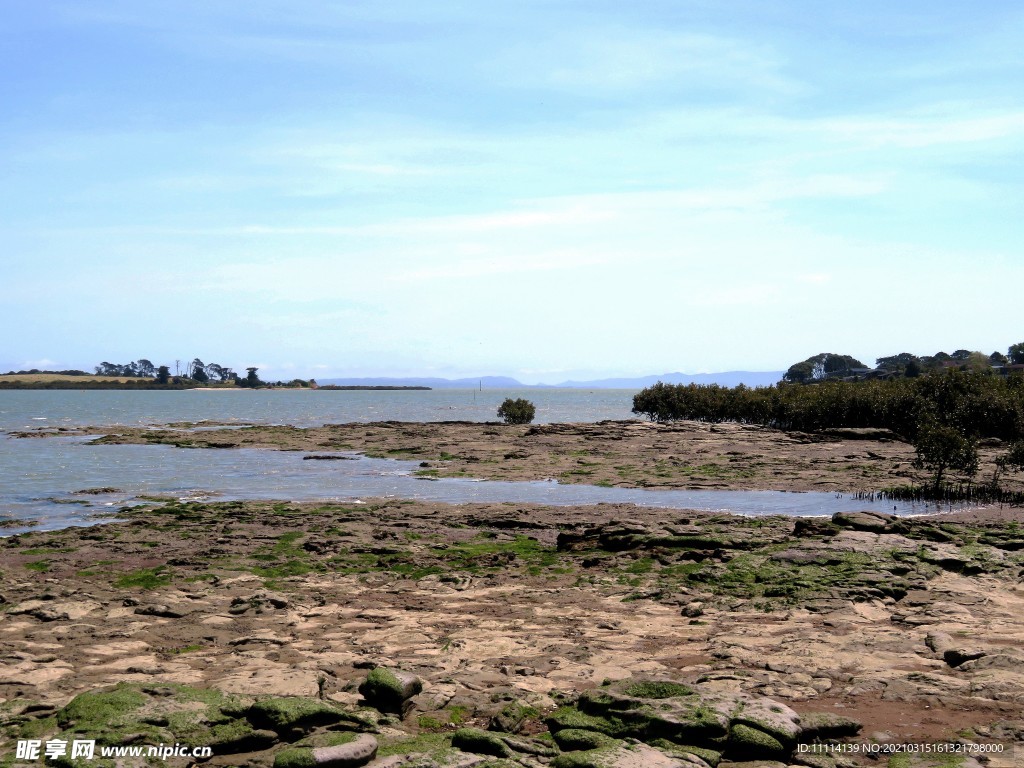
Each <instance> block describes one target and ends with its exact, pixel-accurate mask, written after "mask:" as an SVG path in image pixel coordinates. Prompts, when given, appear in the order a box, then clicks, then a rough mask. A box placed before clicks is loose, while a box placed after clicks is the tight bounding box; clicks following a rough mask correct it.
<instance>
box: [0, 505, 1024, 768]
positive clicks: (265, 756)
mask: <svg viewBox="0 0 1024 768" xmlns="http://www.w3.org/2000/svg"><path fill="white" fill-rule="evenodd" d="M122 514H123V517H124V518H125V519H124V522H121V523H116V524H112V525H105V526H98V527H95V528H86V529H68V530H63V531H56V532H35V533H29V534H22V535H19V536H14V537H10V538H8V539H6V540H4V541H3V544H2V550H0V551H2V558H0V563H2V578H3V582H2V583H3V595H2V599H3V605H2V607H3V609H4V610H3V614H2V620H0V637H2V640H3V643H2V644H3V647H4V648H5V649H6V650H5V651H4V656H3V659H2V660H3V667H2V670H0V696H2V697H3V699H4V703H3V704H2V705H0V706H2V709H0V712H2V715H0V716H2V718H3V726H2V727H3V729H4V734H5V736H6V737H7V739H8V742H7V744H6V745H5V747H4V748H3V749H4V750H6V751H4V752H3V754H4V755H8V756H9V755H11V754H13V751H12V750H13V741H14V740H17V739H19V738H20V739H24V738H34V737H38V738H43V739H45V738H54V737H56V736H57V735H60V737H61V738H72V737H73V736H74V735H75V734H88V735H90V737H97V738H100V739H107V740H108V741H109V742H111V743H115V744H119V743H145V744H156V743H174V742H176V741H177V742H182V743H188V744H193V745H196V744H208V745H210V746H211V747H212V748H213V755H214V756H213V758H211V760H210V761H209V763H210V764H212V765H267V766H269V765H273V764H275V761H277V765H279V766H285V765H292V764H294V765H301V764H313V763H307V762H302V761H305V760H312V759H313V758H312V757H311V755H312V754H313V750H314V748H316V749H319V748H321V747H323V748H324V749H327V748H333V747H334V746H341V745H342V742H345V743H358V744H362V745H367V744H369V743H370V742H369V741H367V740H366V739H363V740H361V741H359V740H358V739H356V734H369V735H370V736H372V738H373V746H374V747H375V749H376V751H375V753H374V754H376V755H377V757H376V758H375V760H376V762H371V763H369V764H370V765H374V766H385V765H387V766H391V765H407V764H408V765H421V766H429V765H435V764H436V765H467V766H468V765H484V764H486V765H516V764H518V765H541V764H551V765H555V766H587V765H623V766H625V765H652V766H656V765H666V766H674V765H689V766H697V768H702V766H704V765H705V764H706V765H710V766H715V765H718V764H728V763H737V762H747V761H749V760H750V759H759V760H772V761H775V762H781V763H784V764H801V765H807V766H813V767H814V768H819V767H820V766H822V765H828V766H831V765H833V764H839V765H844V764H854V763H863V762H864V760H865V758H864V756H863V755H857V754H853V753H836V754H818V753H814V754H812V753H811V752H802V753H801V752H799V751H798V746H799V745H801V744H804V745H807V744H812V743H814V742H816V741H819V742H820V741H822V740H828V739H833V738H835V739H844V740H846V741H849V742H851V743H854V744H860V743H873V744H880V745H885V744H916V743H935V742H942V743H946V742H952V743H957V744H964V745H966V744H982V745H989V747H987V748H992V747H991V745H994V744H998V745H1000V746H1002V748H1003V749H1004V750H1012V748H1013V746H1014V745H1015V744H1016V743H1018V742H1020V740H1021V739H1022V737H1024V731H1022V728H1024V722H1022V720H1021V712H1022V709H1024V654H1022V653H1021V652H1020V650H1019V648H1020V647H1021V645H1022V642H1024V585H1022V582H1021V574H1022V570H1024V528H1022V527H1021V525H1020V524H1019V523H1016V522H1008V521H1006V520H999V519H996V520H985V519H969V520H957V519H952V518H950V519H947V518H935V519H913V520H906V519H896V518H887V517H882V516H878V515H873V514H866V513H852V514H839V515H836V516H835V517H833V518H832V519H827V518H824V519H823V518H815V519H791V518H785V517H770V518H738V517H732V516H727V515H708V514H700V513H685V512H680V511H669V510H646V509H645V510H640V509H637V508H633V507H615V506H609V505H602V506H598V507H590V508H586V507H579V508H568V509H552V508H545V507H521V506H516V505H478V506H472V505H469V506H457V507H456V506H445V505H439V504H427V503H412V502H405V501H394V500H390V501H388V500H378V501H372V500H371V501H369V503H366V504H347V505H335V504H326V505H324V504H321V505H316V504H269V503H266V504H261V503H242V502H224V503H217V504H198V503H186V504H181V503H168V504H165V505H162V506H157V505H153V506H151V507H147V508H136V509H132V510H126V511H124V512H123V513H122ZM374 669H381V670H384V671H386V672H388V673H391V674H393V675H395V676H398V677H404V676H405V675H409V676H411V677H414V678H416V680H417V681H418V682H417V683H416V685H415V686H412V685H411V684H410V686H409V687H405V688H404V690H405V691H406V693H408V694H409V695H408V696H404V697H403V695H399V696H398V697H397V699H396V697H394V696H393V697H392V698H391V699H390V700H387V699H386V698H383V699H382V698H381V697H380V696H377V697H374V696H373V695H367V688H366V680H367V678H368V676H370V675H371V674H372V670H374ZM381 674H384V673H383V672H382V673H381ZM420 686H422V688H420ZM645 686H646V687H645ZM652 686H653V687H652ZM673 686H675V687H673ZM396 701H397V704H396ZM757 713H760V714H757ZM759 718H760V719H759ZM360 738H361V737H360ZM1018 746H1019V745H1018ZM963 748H964V749H968V748H969V747H966V746H965V747H963ZM296 750H298V752H296ZM302 750H306V751H305V752H303V751H302ZM325 754H327V753H325ZM331 754H333V753H331ZM366 754H369V752H366ZM481 755H484V756H486V757H481ZM1008 755H1010V752H1009V751H1004V752H1003V753H1001V754H998V753H984V754H982V755H981V757H982V758H984V759H988V760H989V761H990V764H991V765H993V766H998V765H1012V764H1013V763H1012V762H1007V760H1008V757H1007V756H1008ZM410 756H412V757H410ZM406 757H408V758H409V760H412V759H413V757H415V760H414V761H413V762H401V760H405V759H406ZM964 757H965V759H966V758H968V757H969V759H970V760H976V759H977V756H976V755H966V754H965V755H964ZM318 759H319V758H318ZM325 759H326V758H325ZM288 760H298V761H299V762H293V763H289V762H288ZM368 760H369V758H367V761H368ZM474 760H475V761H476V762H473V761H474ZM485 760H486V761H488V762H484V761H485ZM837 760H838V763H837V762H836V761H837ZM1000 761H1002V762H1000ZM868 762H869V763H871V764H874V761H871V760H869V761H868ZM15 764H21V763H15ZM82 764H83V765H84V764H86V763H82ZM90 764H94V763H90ZM124 764H130V763H124ZM182 764H184V763H182ZM325 764H327V763H325ZM337 764H345V765H349V764H351V765H356V764H359V763H337ZM944 764H947V763H944ZM965 764H970V763H965Z"/></svg>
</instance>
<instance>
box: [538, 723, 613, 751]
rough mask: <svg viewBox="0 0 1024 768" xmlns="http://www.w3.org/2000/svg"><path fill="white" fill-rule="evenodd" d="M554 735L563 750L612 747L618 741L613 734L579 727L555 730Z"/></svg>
mask: <svg viewBox="0 0 1024 768" xmlns="http://www.w3.org/2000/svg"><path fill="white" fill-rule="evenodd" d="M553 736H554V739H555V743H556V744H557V745H558V747H559V749H561V750H562V751H563V752H577V751H580V750H588V749H601V748H602V747H610V746H612V745H614V744H617V743H618V742H617V741H616V740H615V739H613V738H612V737H611V736H606V735H605V734H603V733H598V732H597V731H585V730H581V729H579V728H564V729H562V730H560V731H555V733H554V734H553Z"/></svg>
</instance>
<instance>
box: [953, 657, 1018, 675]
mask: <svg viewBox="0 0 1024 768" xmlns="http://www.w3.org/2000/svg"><path fill="white" fill-rule="evenodd" d="M960 669H961V670H963V671H964V672H980V671H981V670H985V669H1004V670H1007V671H1011V672H1016V673H1017V674H1024V658H1021V657H1019V656H1011V655H1010V654H1008V653H993V654H991V655H989V656H983V657H982V658H976V659H973V660H971V661H965V662H964V663H963V664H961V665H960Z"/></svg>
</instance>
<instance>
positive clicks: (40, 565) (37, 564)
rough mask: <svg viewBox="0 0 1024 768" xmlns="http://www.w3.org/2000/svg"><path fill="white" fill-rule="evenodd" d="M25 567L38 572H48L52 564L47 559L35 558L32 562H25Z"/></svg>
mask: <svg viewBox="0 0 1024 768" xmlns="http://www.w3.org/2000/svg"><path fill="white" fill-rule="evenodd" d="M25 567H26V568H28V569H29V570H30V571H35V572H36V573H46V572H47V571H49V570H50V564H49V563H48V562H47V561H45V560H34V561H32V562H31V563H25Z"/></svg>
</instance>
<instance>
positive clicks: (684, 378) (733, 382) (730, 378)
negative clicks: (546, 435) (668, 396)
mask: <svg viewBox="0 0 1024 768" xmlns="http://www.w3.org/2000/svg"><path fill="white" fill-rule="evenodd" d="M784 373H785V371H725V372H723V373H694V374H689V373H663V374H661V375H660V376H639V377H635V378H620V379H597V380H595V381H563V382H562V383H561V384H558V385H557V386H559V387H578V388H582V389H586V388H592V389H643V388H644V387H649V386H651V385H652V384H657V383H658V382H659V381H660V382H663V383H665V384H718V385H719V386H722V387H735V386H737V385H738V384H745V385H746V386H748V387H767V386H768V385H769V384H777V383H778V382H779V381H781V380H782V376H783V374H784Z"/></svg>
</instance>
